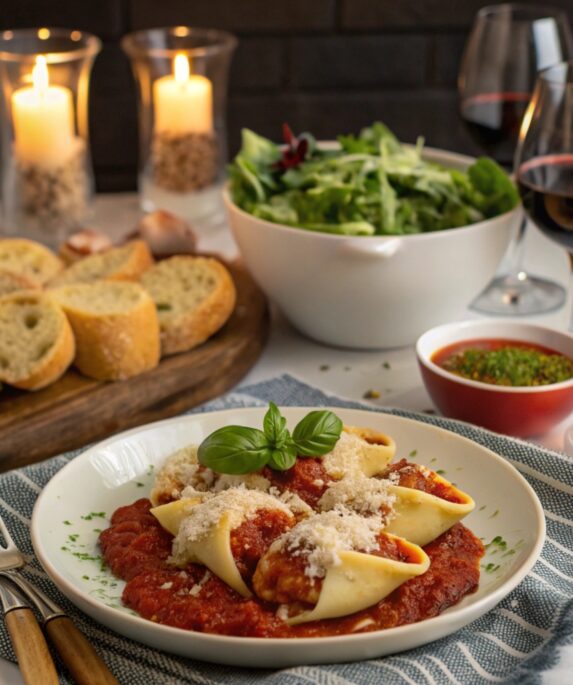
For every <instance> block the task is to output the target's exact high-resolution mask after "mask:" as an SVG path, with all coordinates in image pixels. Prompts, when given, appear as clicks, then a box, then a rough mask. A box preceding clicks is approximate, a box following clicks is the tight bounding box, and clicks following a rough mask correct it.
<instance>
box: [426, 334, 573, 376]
mask: <svg viewBox="0 0 573 685" xmlns="http://www.w3.org/2000/svg"><path fill="white" fill-rule="evenodd" d="M473 342H474V343H476V344H475V345H472V346H467V344H466V346H464V347H462V348H460V347H458V349H457V350H450V351H451V353H450V354H448V355H447V356H444V355H442V353H441V352H439V353H438V354H437V355H435V357H436V358H435V359H434V361H435V362H436V364H438V365H439V366H441V367H442V368H443V369H445V370H446V371H450V372H451V373H455V374H456V375H458V376H462V377H463V378H469V379H470V380H473V381H479V382H481V383H489V384H490V385H506V386H512V387H534V386H539V385H549V384H551V383H561V382H563V381H566V380H569V379H570V378H573V360H571V359H569V358H568V357H566V356H565V355H563V354H559V353H557V352H554V351H552V350H547V349H544V348H541V347H537V346H535V345H532V346H528V345H525V344H511V341H499V342H500V343H503V344H499V345H497V344H495V343H496V342H497V341H493V340H492V341H473ZM488 342H489V343H490V344H489V345H487V344H486V343H488Z"/></svg>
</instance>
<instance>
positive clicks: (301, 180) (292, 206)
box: [229, 123, 519, 235]
mask: <svg viewBox="0 0 573 685" xmlns="http://www.w3.org/2000/svg"><path fill="white" fill-rule="evenodd" d="M283 132H284V138H285V146H279V145H276V144H275V143H273V142H272V141H270V140H267V139H266V138H263V137H261V136H259V135H257V134H256V133H254V132H253V131H250V130H248V129H244V130H243V139H242V147H241V150H240V152H239V154H238V155H237V156H236V157H235V159H234V161H233V162H232V164H231V165H230V166H229V178H230V191H231V196H232V198H233V201H234V202H235V204H237V205H238V206H239V207H241V209H243V210H245V211H246V212H249V213H250V214H253V215H254V216H257V217H260V218H261V219H266V220H267V221H272V222H274V223H279V224H287V225H288V226H296V227H299V228H305V229H308V230H311V231H324V232H328V233H338V234H343V235H405V234H410V233H425V232H428V231H441V230H444V229H448V228H456V227H458V226H465V225H467V224H472V223H475V222H477V221H482V220H483V219H488V218H491V217H494V216H497V215H499V214H503V213H504V212H507V211H509V210H510V209H512V208H513V207H515V206H516V204H517V203H518V201H519V197H518V194H517V190H516V188H515V186H514V184H513V182H512V181H511V180H510V178H509V177H508V175H507V174H506V173H505V171H503V169H502V168H501V167H499V166H498V165H497V164H496V163H495V162H494V161H493V160H492V159H489V158H487V157H480V158H479V159H478V160H477V161H476V162H475V163H474V164H472V165H471V166H470V167H469V169H468V170H467V171H465V172H462V171H457V170H454V169H446V168H444V167H442V166H440V165H439V164H435V163H432V162H428V161H425V160H424V159H423V158H422V153H423V147H424V141H423V139H421V138H420V139H418V142H417V144H416V145H415V146H405V145H402V144H401V143H400V142H399V141H398V139H397V138H396V136H395V135H394V134H393V133H392V132H391V131H390V130H389V129H388V128H387V127H386V126H385V125H384V124H382V123H375V124H373V125H372V126H370V127H369V128H365V129H363V130H362V131H361V132H360V134H359V135H358V136H354V135H348V136H339V138H338V142H339V145H340V147H339V149H336V150H325V149H321V148H319V147H317V145H316V141H315V139H314V137H313V136H312V135H310V134H308V133H304V134H302V135H300V136H298V137H295V136H294V135H293V134H292V132H291V131H290V129H289V128H288V126H285V127H284V128H283Z"/></svg>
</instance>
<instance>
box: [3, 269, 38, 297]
mask: <svg viewBox="0 0 573 685" xmlns="http://www.w3.org/2000/svg"><path fill="white" fill-rule="evenodd" d="M38 287H39V286H38V285H37V284H36V283H34V281H32V280H30V279H29V278H28V277H27V276H23V275H22V274H15V273H14V272H12V271H0V297H3V296H4V295H9V294H10V293H15V292H18V291H19V290H34V289H35V288H38Z"/></svg>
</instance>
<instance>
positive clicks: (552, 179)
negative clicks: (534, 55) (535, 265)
mask: <svg viewBox="0 0 573 685" xmlns="http://www.w3.org/2000/svg"><path fill="white" fill-rule="evenodd" d="M515 161H516V176H517V186H518V188H519V193H520V195H521V199H522V202H523V207H524V209H525V212H526V214H527V216H529V218H530V219H531V220H532V221H533V222H534V223H535V225H536V226H537V227H538V228H539V229H540V230H541V231H542V232H543V233H544V234H545V235H546V236H547V237H548V238H549V239H550V240H553V241H554V242H556V243H557V244H559V245H561V246H562V247H564V248H565V249H566V250H567V251H568V252H569V257H570V260H571V273H572V277H573V62H564V63H562V64H558V65H556V66H553V67H550V68H549V69H547V70H545V71H543V72H542V73H541V74H540V75H539V78H538V79H537V84H536V86H535V91H534V93H533V96H532V98H531V102H530V104H529V106H528V108H527V110H526V112H525V116H524V118H523V124H522V126H521V131H520V133H519V144H518V147H517V152H516V155H515Z"/></svg>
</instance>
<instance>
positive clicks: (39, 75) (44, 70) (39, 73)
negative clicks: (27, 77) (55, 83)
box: [32, 55, 49, 95]
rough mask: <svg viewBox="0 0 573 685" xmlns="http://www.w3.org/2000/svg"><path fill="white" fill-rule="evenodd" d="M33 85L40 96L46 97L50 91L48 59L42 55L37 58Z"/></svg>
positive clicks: (33, 72) (33, 73)
mask: <svg viewBox="0 0 573 685" xmlns="http://www.w3.org/2000/svg"><path fill="white" fill-rule="evenodd" d="M32 83H33V84H34V88H35V89H36V91H37V92H38V93H39V94H40V95H44V94H45V92H46V91H47V90H48V84H49V76H48V65H47V63H46V58H45V57H42V56H41V55H40V56H38V57H36V64H35V66H34V68H33V69H32Z"/></svg>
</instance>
